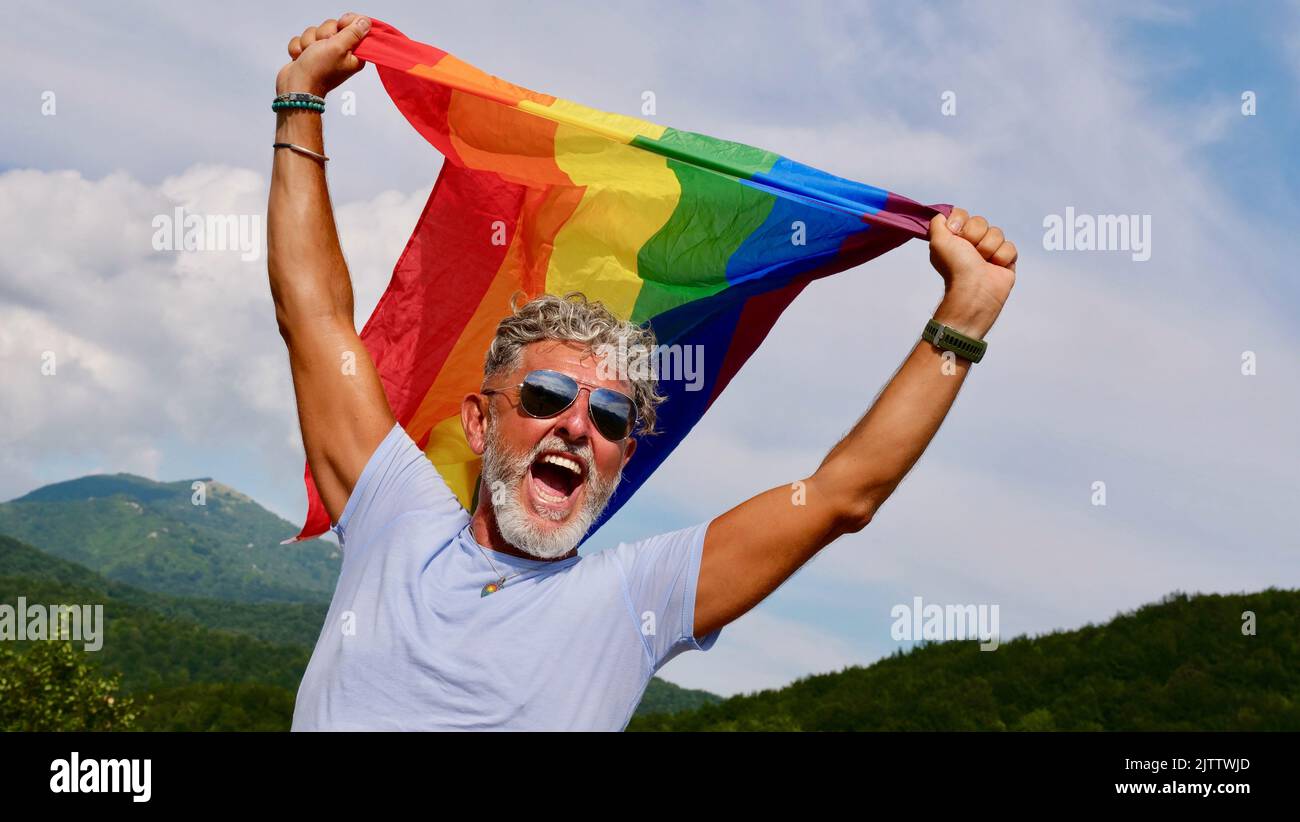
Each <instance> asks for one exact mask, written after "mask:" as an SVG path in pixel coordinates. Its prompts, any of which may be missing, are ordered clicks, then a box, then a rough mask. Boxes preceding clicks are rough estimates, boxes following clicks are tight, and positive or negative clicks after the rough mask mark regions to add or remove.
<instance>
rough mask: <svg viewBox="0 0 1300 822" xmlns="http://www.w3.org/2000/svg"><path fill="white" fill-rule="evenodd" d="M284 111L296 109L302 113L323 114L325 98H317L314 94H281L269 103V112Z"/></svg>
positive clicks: (296, 92) (294, 92)
mask: <svg viewBox="0 0 1300 822" xmlns="http://www.w3.org/2000/svg"><path fill="white" fill-rule="evenodd" d="M285 109H290V110H292V109H297V110H302V111H314V112H316V113H317V114H324V113H325V98H323V97H317V96H316V95H315V94H307V93H306V92H302V91H293V92H290V93H288V94H281V95H280V96H279V97H276V98H275V99H274V100H273V101H271V111H282V110H285Z"/></svg>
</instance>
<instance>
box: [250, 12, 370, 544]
mask: <svg viewBox="0 0 1300 822" xmlns="http://www.w3.org/2000/svg"><path fill="white" fill-rule="evenodd" d="M369 25H370V23H369V20H367V19H365V18H360V17H357V16H356V15H345V16H344V17H342V18H341V19H339V20H337V21H336V20H326V21H325V22H324V23H322V24H321V25H320V26H312V27H310V28H308V29H307V30H306V31H304V32H303V33H302V35H300V36H298V37H295V38H293V40H292V41H290V43H289V56H290V57H291V58H293V61H292V62H291V63H289V64H288V65H286V66H285V67H284V68H282V69H281V70H280V73H279V74H278V75H277V76H276V80H275V86H276V94H286V93H289V92H308V93H310V94H315V95H317V96H320V97H324V96H325V94H326V93H328V92H329V91H330V90H331V89H333V88H335V87H336V86H338V85H339V84H340V83H342V82H343V81H344V80H346V79H347V78H348V77H350V76H351V75H353V74H355V73H356V72H357V71H359V70H360V69H361V68H362V66H363V65H364V64H363V63H362V62H361V60H359V59H357V57H356V56H355V55H353V54H352V49H353V48H355V47H356V45H357V44H358V43H359V42H361V38H363V37H365V35H366V32H367V31H368V30H369ZM276 118H277V119H276V125H275V142H277V143H292V144H294V145H296V146H300V147H302V148H304V149H306V150H308V151H312V152H315V153H317V154H322V155H323V154H324V153H325V148H324V137H323V135H322V131H321V115H319V114H317V113H315V112H313V111H290V112H285V111H280V112H278V113H277V114H276ZM324 166H325V164H324V162H323V161H320V160H317V159H313V158H312V157H310V156H307V155H305V154H301V153H298V152H297V151H293V150H290V149H286V148H279V149H276V150H275V160H274V165H273V166H272V169H271V196H270V202H269V203H268V205H267V268H268V270H269V273H270V278H271V296H272V297H273V298H274V299H275V317H276V320H277V322H278V323H279V325H280V335H281V336H282V337H283V338H284V342H285V345H287V346H288V348H289V366H290V369H291V370H292V372H293V387H294V392H295V394H296V395H297V399H298V421H299V424H300V425H301V427H302V440H303V446H304V448H305V449H306V451H307V463H308V465H309V466H310V467H311V473H312V476H313V477H314V478H315V480H316V487H317V489H318V490H319V491H320V495H321V500H322V501H323V502H324V503H325V510H327V511H328V512H329V515H330V517H331V519H334V520H337V519H338V518H339V515H340V514H342V513H343V507H344V505H345V504H346V503H347V500H348V496H349V495H350V494H351V493H352V487H353V486H354V485H356V482H357V479H358V478H359V477H360V475H361V471H362V469H363V468H365V465H366V462H367V460H369V458H370V455H371V454H372V453H374V450H375V448H376V447H377V446H378V445H379V443H380V442H382V441H383V439H384V437H385V436H386V435H387V434H388V432H389V430H391V429H392V427H393V423H394V419H393V412H392V411H391V410H390V409H389V407H388V401H387V399H386V398H385V397H384V389H383V386H382V385H381V384H380V382H379V374H378V373H377V372H376V371H375V366H374V363H373V362H372V361H371V359H370V355H369V354H368V353H367V352H366V350H365V348H364V347H362V345H361V339H360V338H359V337H358V336H357V330H356V325H355V322H354V320H353V316H352V282H351V279H350V278H349V276H348V267H347V263H346V262H344V260H343V251H342V249H341V248H340V247H339V236H338V231H337V229H336V228H335V226H334V212H333V209H332V208H331V206H330V199H329V189H328V188H327V187H326V184H325V167H324Z"/></svg>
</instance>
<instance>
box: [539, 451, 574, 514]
mask: <svg viewBox="0 0 1300 822" xmlns="http://www.w3.org/2000/svg"><path fill="white" fill-rule="evenodd" d="M585 479H586V471H585V468H584V466H583V464H582V461H581V460H579V459H577V458H575V457H571V456H568V455H567V454H559V453H556V452H553V451H548V452H546V453H544V454H541V455H539V456H538V457H537V459H535V460H533V462H532V464H531V465H529V466H528V487H529V490H530V491H531V495H532V497H533V502H534V505H538V504H539V503H540V506H539V507H541V508H544V509H546V510H547V511H550V512H554V513H565V512H567V511H568V510H569V509H570V508H572V506H573V501H574V499H575V498H576V497H577V495H578V489H580V488H581V487H582V485H583V482H584V481H585Z"/></svg>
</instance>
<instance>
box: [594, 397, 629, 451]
mask: <svg viewBox="0 0 1300 822" xmlns="http://www.w3.org/2000/svg"><path fill="white" fill-rule="evenodd" d="M591 421H592V422H593V423H595V424H596V430H597V431H599V432H600V433H601V434H602V435H603V436H604V437H605V438H606V439H609V440H621V439H623V438H624V437H626V436H627V435H629V434H631V433H632V425H633V424H634V423H635V422H636V409H635V407H634V406H633V405H632V400H631V399H630V398H629V397H627V396H625V395H623V394H620V393H619V392H617V391H611V390H610V389H608V388H597V389H596V390H595V391H592V392H591Z"/></svg>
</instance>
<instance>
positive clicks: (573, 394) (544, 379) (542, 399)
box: [519, 371, 578, 417]
mask: <svg viewBox="0 0 1300 822" xmlns="http://www.w3.org/2000/svg"><path fill="white" fill-rule="evenodd" d="M577 396H578V383H577V382H575V381H574V380H573V378H572V377H569V376H566V375H564V374H561V373H559V372H556V371H531V372H529V374H528V376H526V377H524V384H523V386H522V387H521V388H520V389H519V402H520V403H521V404H522V405H523V406H524V411H526V412H527V413H529V414H531V415H533V416H534V417H553V416H555V415H556V414H558V413H560V412H561V411H563V410H564V409H566V408H568V407H569V405H570V404H571V403H572V402H573V401H574V399H576V398H577Z"/></svg>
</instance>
